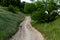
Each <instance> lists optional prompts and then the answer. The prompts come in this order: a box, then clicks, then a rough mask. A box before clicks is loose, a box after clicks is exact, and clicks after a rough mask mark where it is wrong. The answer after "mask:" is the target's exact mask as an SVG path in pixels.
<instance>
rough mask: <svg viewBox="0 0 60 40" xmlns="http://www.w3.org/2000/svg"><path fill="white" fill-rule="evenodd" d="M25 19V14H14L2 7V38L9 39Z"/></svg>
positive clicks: (0, 11)
mask: <svg viewBox="0 0 60 40" xmlns="http://www.w3.org/2000/svg"><path fill="white" fill-rule="evenodd" d="M23 19H24V14H23V13H21V12H18V13H17V14H14V13H12V12H9V11H5V10H3V9H1V8H0V40H9V38H10V37H11V36H12V35H13V34H14V33H15V32H16V31H17V30H18V25H19V24H20V23H21V21H22V20H23Z"/></svg>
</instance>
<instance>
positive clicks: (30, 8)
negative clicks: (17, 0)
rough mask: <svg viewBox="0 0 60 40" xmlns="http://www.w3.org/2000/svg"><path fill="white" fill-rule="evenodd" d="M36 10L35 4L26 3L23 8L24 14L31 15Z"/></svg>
mask: <svg viewBox="0 0 60 40" xmlns="http://www.w3.org/2000/svg"><path fill="white" fill-rule="evenodd" d="M35 10H36V7H35V4H33V3H26V4H25V6H24V13H27V14H28V13H32V12H33V11H35Z"/></svg>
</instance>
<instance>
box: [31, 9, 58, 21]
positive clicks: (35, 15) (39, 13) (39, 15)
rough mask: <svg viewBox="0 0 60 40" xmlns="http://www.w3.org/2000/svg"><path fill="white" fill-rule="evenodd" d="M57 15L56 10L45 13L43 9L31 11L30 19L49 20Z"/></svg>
mask: <svg viewBox="0 0 60 40" xmlns="http://www.w3.org/2000/svg"><path fill="white" fill-rule="evenodd" d="M57 15H58V14H57V13H56V12H53V13H52V14H50V13H49V14H46V13H45V11H44V10H40V11H35V12H33V13H32V19H33V20H37V21H38V22H51V21H53V20H54V19H55V18H56V16H57Z"/></svg>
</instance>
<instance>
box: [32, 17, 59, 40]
mask: <svg viewBox="0 0 60 40" xmlns="http://www.w3.org/2000/svg"><path fill="white" fill-rule="evenodd" d="M32 25H33V27H35V28H36V29H37V30H38V31H40V32H41V33H42V34H43V36H44V37H45V39H46V40H60V18H58V19H56V20H55V21H53V22H50V23H36V21H32Z"/></svg>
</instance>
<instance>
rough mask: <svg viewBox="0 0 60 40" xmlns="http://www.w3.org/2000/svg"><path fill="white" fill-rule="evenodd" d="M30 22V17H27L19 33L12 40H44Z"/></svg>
mask: <svg viewBox="0 0 60 40" xmlns="http://www.w3.org/2000/svg"><path fill="white" fill-rule="evenodd" d="M30 22H31V18H30V16H26V17H25V20H24V21H23V22H22V23H21V24H20V27H19V30H18V32H17V33H16V34H15V35H14V36H12V38H11V39H10V40H44V37H43V36H42V34H41V33H40V32H38V31H37V30H36V29H35V28H33V27H32V26H31V24H30Z"/></svg>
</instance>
